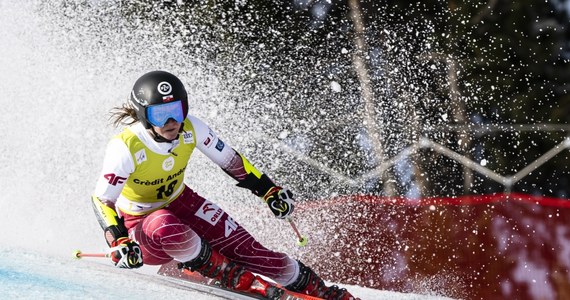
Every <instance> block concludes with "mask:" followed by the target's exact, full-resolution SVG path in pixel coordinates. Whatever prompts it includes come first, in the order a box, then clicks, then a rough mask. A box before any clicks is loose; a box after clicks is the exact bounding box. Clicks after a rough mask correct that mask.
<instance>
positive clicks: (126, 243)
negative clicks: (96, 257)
mask: <svg viewBox="0 0 570 300" xmlns="http://www.w3.org/2000/svg"><path fill="white" fill-rule="evenodd" d="M133 170H134V162H133V160H132V157H131V155H130V152H129V150H128V149H127V147H126V145H125V144H124V143H123V142H122V141H120V140H118V139H113V140H111V142H109V144H108V146H107V151H106V154H105V159H104V160H103V170H102V172H101V175H100V176H99V178H98V180H97V186H96V188H95V192H94V194H93V195H92V196H91V203H92V205H93V210H94V211H95V216H96V217H97V220H98V221H99V225H100V226H101V228H102V229H103V231H104V233H105V241H106V242H107V244H108V245H109V247H112V249H113V252H112V253H111V259H112V260H113V262H114V263H115V265H116V266H117V267H120V268H129V269H130V268H138V267H141V266H142V265H143V262H142V251H141V248H140V247H139V245H138V244H137V243H136V242H135V241H132V240H131V239H130V238H129V237H128V231H127V228H126V227H125V224H124V222H123V218H120V217H119V216H118V215H117V211H116V210H115V202H116V201H117V198H118V197H119V195H120V194H121V190H122V189H123V186H124V185H125V182H126V181H127V179H128V177H129V175H130V174H131V173H132V172H133Z"/></svg>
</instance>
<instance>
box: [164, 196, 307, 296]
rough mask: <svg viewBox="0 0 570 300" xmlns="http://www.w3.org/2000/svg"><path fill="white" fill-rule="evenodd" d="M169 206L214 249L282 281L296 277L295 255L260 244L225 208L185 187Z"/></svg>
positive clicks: (249, 268) (257, 271)
mask: <svg viewBox="0 0 570 300" xmlns="http://www.w3.org/2000/svg"><path fill="white" fill-rule="evenodd" d="M169 209H170V210H172V211H173V212H174V213H175V214H176V215H177V216H178V217H179V218H180V219H181V220H182V221H183V222H184V223H186V224H188V225H189V226H190V227H191V228H192V229H193V230H194V231H195V232H196V233H197V234H198V235H199V236H200V237H202V238H203V239H205V240H207V241H208V242H209V244H210V245H211V247H212V248H213V249H215V250H217V251H218V252H220V253H221V254H222V255H224V256H226V257H228V258H229V259H231V260H232V261H235V262H236V263H238V264H240V265H242V266H244V267H245V268H246V269H248V270H250V271H252V272H254V273H258V274H261V275H264V276H267V277H269V278H271V279H273V280H274V281H276V282H277V283H279V284H281V285H287V284H290V283H292V282H293V281H294V280H295V279H296V277H297V274H298V272H299V265H298V264H297V262H296V261H295V260H294V259H292V258H290V257H289V256H287V255H286V254H284V253H280V252H276V251H271V250H269V249H267V248H265V247H264V246H262V245H261V244H260V243H259V242H257V241H256V240H255V239H254V238H253V237H252V236H251V234H249V233H248V232H247V231H246V230H245V229H244V228H243V227H242V226H240V225H239V224H238V223H237V222H236V221H235V220H234V219H232V218H231V217H230V216H229V215H228V214H227V213H226V212H225V211H224V210H222V209H221V208H219V207H218V206H217V205H215V204H214V203H212V202H210V201H208V200H206V199H204V198H202V197H201V196H199V195H198V194H196V193H194V192H193V191H192V190H191V189H189V188H186V190H185V191H184V192H183V193H182V195H181V196H180V197H179V199H178V200H176V201H175V202H173V203H171V205H170V206H169Z"/></svg>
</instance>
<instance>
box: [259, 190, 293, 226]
mask: <svg viewBox="0 0 570 300" xmlns="http://www.w3.org/2000/svg"><path fill="white" fill-rule="evenodd" d="M263 201H265V203H267V205H268V206H269V209H271V211H272V212H273V214H274V215H275V217H277V218H279V219H285V218H286V217H288V216H289V215H291V214H292V213H293V208H294V204H293V202H295V200H294V199H293V193H291V191H290V190H288V189H284V188H282V187H280V186H274V187H272V188H271V189H269V191H267V193H265V196H263Z"/></svg>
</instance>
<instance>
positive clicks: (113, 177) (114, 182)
mask: <svg viewBox="0 0 570 300" xmlns="http://www.w3.org/2000/svg"><path fill="white" fill-rule="evenodd" d="M103 177H105V179H107V182H109V184H110V185H117V183H123V182H125V179H127V178H125V177H121V176H117V175H115V174H113V173H109V174H105V175H103Z"/></svg>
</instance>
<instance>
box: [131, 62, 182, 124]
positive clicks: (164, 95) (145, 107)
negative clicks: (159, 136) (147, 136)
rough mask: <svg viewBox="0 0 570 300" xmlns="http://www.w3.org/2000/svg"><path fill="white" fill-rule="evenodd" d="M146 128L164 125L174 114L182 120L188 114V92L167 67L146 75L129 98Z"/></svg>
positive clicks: (175, 117) (178, 120) (177, 119)
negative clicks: (166, 69)
mask: <svg viewBox="0 0 570 300" xmlns="http://www.w3.org/2000/svg"><path fill="white" fill-rule="evenodd" d="M129 100H130V102H131V104H132V105H133V107H134V108H135V110H136V111H137V117H138V119H139V121H140V122H141V123H142V124H143V125H144V127H145V128H147V129H148V128H151V126H153V125H154V126H157V127H162V126H164V124H165V123H166V122H167V121H168V119H170V118H173V119H175V120H176V121H177V122H179V123H181V122H183V121H184V118H186V115H187V114H188V93H187V92H186V89H185V88H184V84H183V83H182V81H180V79H178V77H176V76H174V75H172V74H170V73H168V72H165V71H152V72H148V73H146V74H144V75H142V76H141V77H140V78H139V79H137V81H136V82H135V85H134V86H133V90H132V91H131V96H130V98H129Z"/></svg>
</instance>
